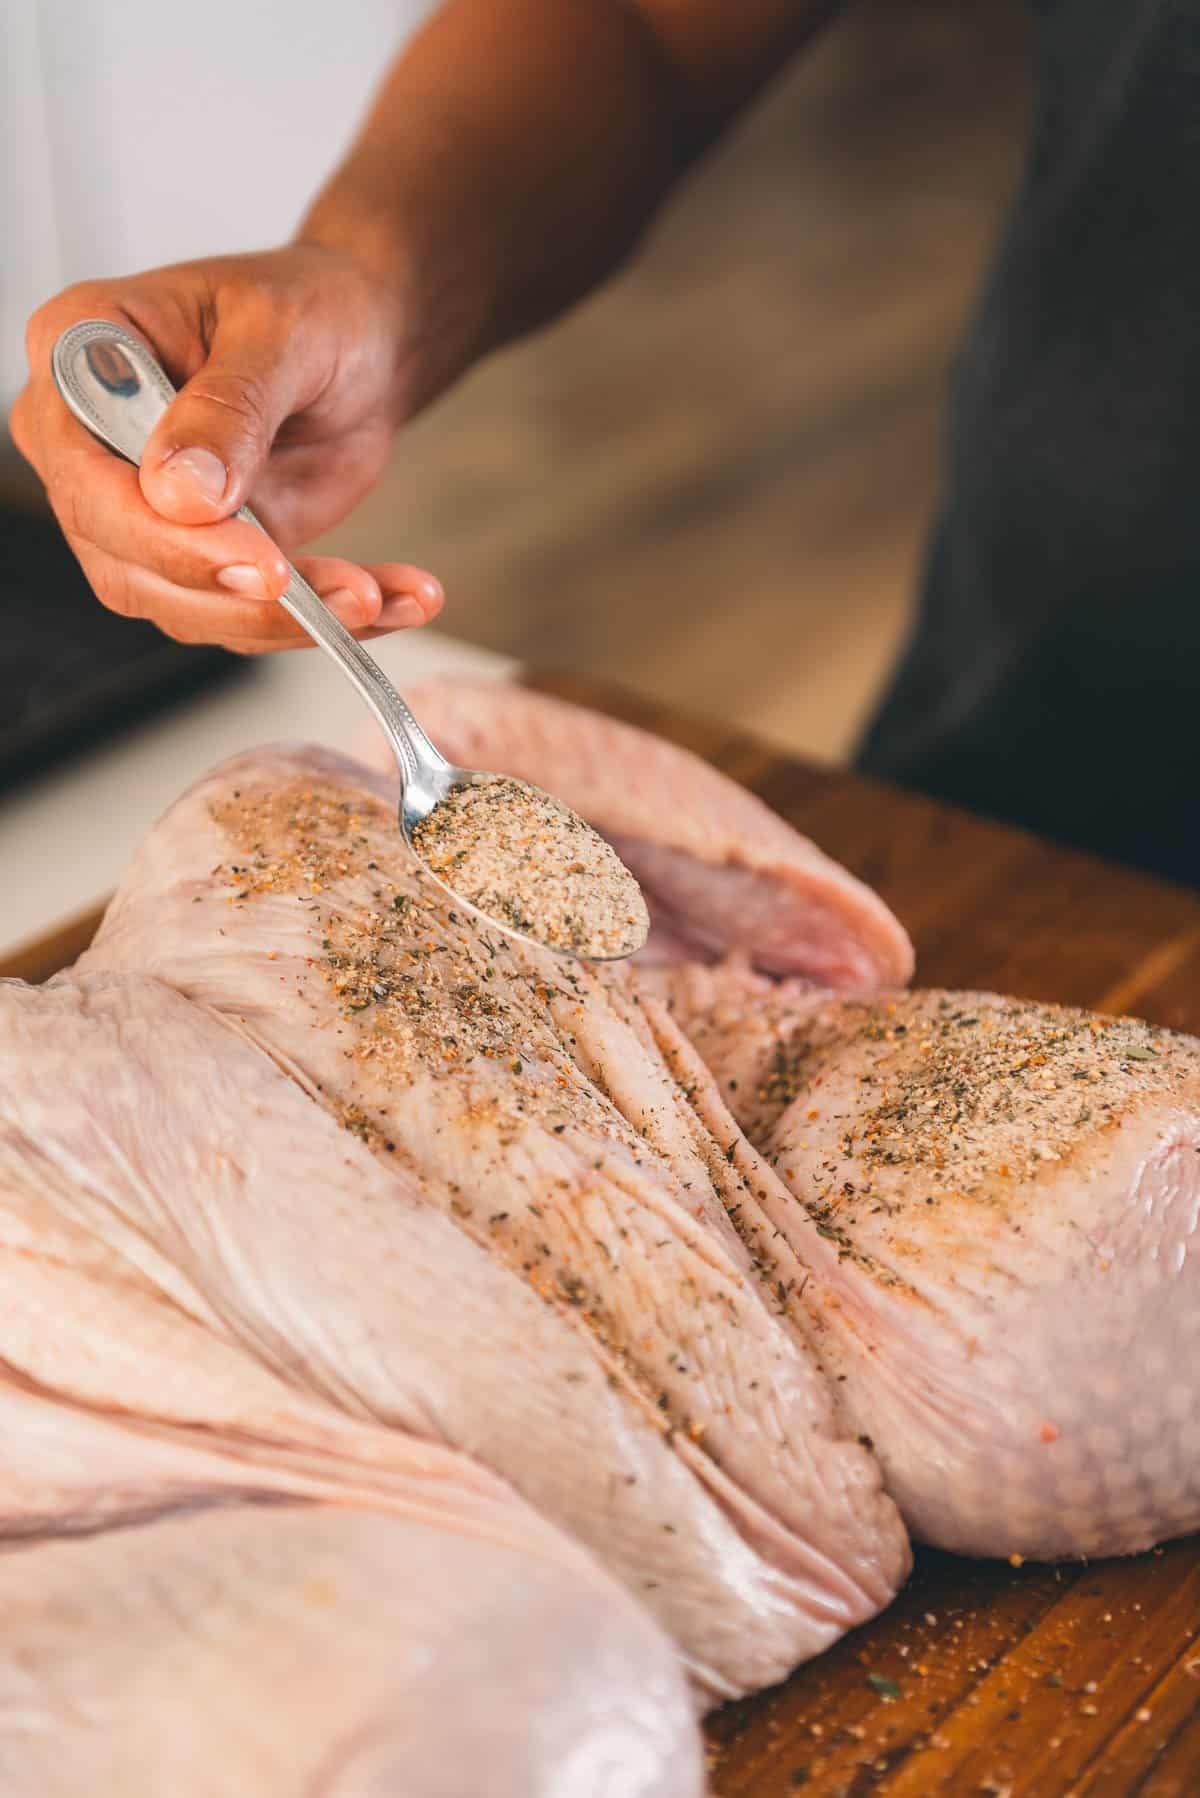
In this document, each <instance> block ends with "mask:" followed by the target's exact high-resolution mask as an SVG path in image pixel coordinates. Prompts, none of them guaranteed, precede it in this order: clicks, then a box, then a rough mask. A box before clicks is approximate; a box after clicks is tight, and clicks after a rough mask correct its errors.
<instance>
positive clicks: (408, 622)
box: [375, 594, 425, 630]
mask: <svg viewBox="0 0 1200 1798" xmlns="http://www.w3.org/2000/svg"><path fill="white" fill-rule="evenodd" d="M424 622H425V614H424V612H423V611H422V609H421V607H420V605H419V604H418V602H417V601H416V600H415V599H411V598H410V597H409V596H408V594H404V595H402V597H401V598H399V599H385V600H384V602H383V604H382V606H380V608H379V616H378V618H377V619H376V620H375V623H376V625H377V626H378V628H379V629H380V630H409V629H410V628H411V627H412V626H413V625H414V624H424Z"/></svg>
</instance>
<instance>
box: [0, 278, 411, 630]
mask: <svg viewBox="0 0 1200 1798" xmlns="http://www.w3.org/2000/svg"><path fill="white" fill-rule="evenodd" d="M400 310H401V308H400V305H399V303H398V301H397V299H396V297H395V295H394V294H393V292H392V290H391V288H390V287H389V286H388V285H387V284H385V283H384V282H383V281H380V280H378V279H376V278H375V277H374V276H373V275H372V274H370V273H369V272H368V271H367V270H366V269H365V268H363V267H361V266H360V265H359V264H358V263H357V262H355V261H354V260H353V259H352V258H351V257H350V256H348V255H345V254H343V253H341V252H339V251H337V250H333V249H327V248H324V247H322V246H320V245H315V244H296V245H293V246H291V247H289V248H286V249H282V250H276V251H272V252H270V253H267V254H263V255H256V256H230V257H222V258H217V259H214V260H211V261H204V262H190V263H181V264H179V265H178V266H176V267H174V268H166V269H157V270H154V271H152V272H151V273H148V274H143V275H137V276H134V277H133V278H131V279H129V280H123V281H98V282H87V283H84V284H82V285H80V286H78V287H71V288H68V289H67V290H66V291H65V292H64V293H61V294H59V295H58V297H57V298H55V299H53V300H51V301H49V303H48V304H47V305H45V306H43V307H41V308H40V310H39V311H38V312H36V313H35V314H34V316H33V318H32V319H31V321H30V324H29V333H28V346H29V365H30V370H31V373H30V378H29V382H28V385H27V386H26V388H25V390H24V392H23V393H22V394H21V396H20V398H19V399H18V401H17V403H16V406H15V408H14V410H13V414H12V420H11V427H12V434H13V438H14V440H15V442H16V444H17V447H18V448H19V449H20V450H21V452H22V453H23V454H24V455H25V456H26V457H27V458H28V460H29V461H30V462H31V463H32V464H33V466H34V468H35V469H36V470H37V472H38V473H39V474H40V476H41V478H42V480H43V481H44V482H45V485H46V491H47V494H48V496H49V499H50V504H51V505H52V506H53V508H54V511H55V514H56V516H57V518H58V521H59V523H60V525H61V526H62V529H63V531H64V533H65V535H66V538H67V541H68V542H69V543H70V545H71V548H72V549H73V550H74V552H75V554H76V555H77V556H78V558H79V561H80V563H81V564H82V567H83V570H84V573H85V574H86V575H87V577H88V579H89V581H90V582H91V584H92V586H93V587H94V588H95V590H96V593H97V594H98V595H99V597H100V599H101V600H102V601H103V602H104V604H105V605H106V606H108V607H110V609H111V610H113V611H114V612H121V613H124V614H125V615H126V616H129V617H135V618H150V619H152V620H153V621H154V623H155V624H157V625H158V626H159V627H160V628H161V629H162V630H164V631H165V632H166V633H167V634H168V636H171V637H175V638H177V639H178V640H179V641H180V642H185V643H219V644H222V645H224V647H225V648H227V649H232V650H238V651H241V652H243V653H247V654H253V653H258V652H261V651H265V650H273V649H288V648H294V647H297V646H299V645H302V644H307V643H308V641H309V639H308V638H307V637H306V636H305V635H304V634H303V632H301V630H300V629H299V626H298V625H296V624H294V623H293V622H292V620H291V619H290V618H289V617H288V615H287V613H286V612H285V611H284V610H283V608H282V607H281V606H279V605H278V604H277V603H276V601H277V599H278V597H279V595H280V593H282V591H283V589H284V587H285V586H286V584H287V571H286V566H285V562H284V558H283V556H282V555H281V554H280V553H279V549H278V548H277V547H276V542H277V543H278V544H279V545H280V546H282V547H283V548H284V549H286V550H289V552H290V548H291V546H292V545H295V544H300V543H304V542H307V541H309V540H310V539H311V538H313V537H315V536H317V535H318V534H319V533H320V532H321V531H324V530H327V529H328V528H329V527H330V526H331V525H333V524H336V523H337V522H338V520H339V519H341V518H344V517H345V516H346V514H347V513H348V512H349V511H350V509H351V508H352V507H353V506H354V505H355V504H356V502H357V501H358V500H359V499H361V498H362V496H363V495H364V494H365V493H366V492H368V490H369V489H370V488H371V487H372V486H373V485H374V484H375V482H376V481H377V480H378V478H379V475H380V474H381V472H382V470H383V468H384V465H385V462H386V460H387V456H388V452H389V449H390V446H391V440H392V435H393V432H394V430H395V428H396V425H397V423H398V422H399V415H400V409H399V406H398V402H397V395H398V393H399V391H400V379H399V372H398V371H399V360H400V350H399V337H400V330H399V319H400ZM84 318H106V319H111V320H112V321H113V322H114V323H116V324H119V325H123V326H124V327H125V328H126V329H127V330H130V331H133V332H134V333H135V334H137V335H139V336H141V337H142V338H143V339H144V340H145V341H146V342H147V343H148V344H149V345H150V347H151V349H152V350H153V351H154V353H155V355H156V356H157V357H158V358H159V360H160V361H161V362H162V364H163V366H164V368H165V369H166V370H167V372H168V374H169V375H170V376H171V378H172V380H173V381H174V382H175V383H176V385H177V386H180V387H181V392H180V394H179V397H178V399H177V400H176V401H175V403H174V404H173V405H172V406H171V407H170V409H169V410H168V411H167V413H166V414H165V415H164V417H163V418H162V419H161V420H160V422H159V424H158V425H157V426H156V428H155V431H154V434H153V436H152V437H151V439H150V442H149V444H148V445H147V449H146V454H145V458H144V460H143V462H142V465H141V468H140V469H136V468H133V467H131V466H130V465H129V464H128V463H125V462H122V461H121V460H120V459H119V458H118V457H116V456H114V455H113V454H112V452H111V451H109V450H107V449H105V448H104V447H103V445H101V444H99V443H97V442H96V440H95V439H94V438H93V437H92V436H91V435H90V433H89V432H88V431H86V430H85V429H84V427H83V426H82V425H81V424H79V423H78V422H77V420H76V419H75V418H73V417H72V415H71V413H70V412H69V411H68V409H67V407H66V406H65V404H64V403H63V400H62V398H61V396H60V395H59V393H58V390H57V388H56V387H55V385H54V381H53V378H52V376H51V373H50V351H51V347H52V345H53V343H54V341H55V339H56V338H57V337H58V336H59V334H60V333H61V332H62V331H64V330H66V328H67V327H68V326H69V325H72V324H75V323H76V322H78V321H79V320H80V319H84ZM247 500H249V501H250V503H251V504H252V505H253V508H254V511H255V512H256V514H257V515H258V517H259V518H261V519H262V521H263V523H264V525H265V526H266V527H267V529H268V530H269V531H270V533H271V538H274V539H275V542H272V541H271V538H268V537H265V536H264V535H263V533H262V532H261V531H258V530H256V529H255V528H254V526H253V525H251V524H247V523H246V522H245V521H244V520H241V519H235V518H233V517H231V514H232V513H233V512H235V511H236V510H237V508H238V507H239V506H240V505H242V504H243V502H245V501H247ZM294 560H295V562H296V566H297V567H298V568H299V569H300V571H301V573H303V574H304V575H305V576H306V578H307V579H308V580H309V581H310V582H311V583H312V585H313V586H314V587H315V588H316V590H317V592H318V593H320V594H321V596H322V598H323V599H325V600H326V601H327V603H328V604H329V605H330V608H331V610H333V611H334V612H335V613H336V614H337V616H338V617H339V618H340V619H341V620H342V622H343V624H345V625H346V626H347V627H348V628H349V629H350V630H352V631H354V633H355V634H356V635H357V636H363V637H371V636H376V635H378V634H380V633H381V632H384V631H389V630H396V629H401V628H403V627H404V626H407V625H415V624H424V623H425V622H427V620H428V619H430V618H432V617H434V616H435V614H436V613H437V612H438V611H439V610H440V608H441V604H442V589H441V587H440V586H439V584H438V582H437V581H436V580H434V579H433V577H432V576H431V575H428V574H425V573H423V572H422V571H421V570H420V569H417V568H411V567H409V566H408V565H407V564H405V563H402V562H384V563H379V564H376V565H373V566H371V567H369V568H360V567H358V566H357V565H356V564H355V563H353V562H346V561H342V560H341V559H339V558H337V557H333V556H305V557H295V558H294Z"/></svg>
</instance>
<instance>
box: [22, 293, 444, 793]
mask: <svg viewBox="0 0 1200 1798" xmlns="http://www.w3.org/2000/svg"><path fill="white" fill-rule="evenodd" d="M51 367H52V369H53V373H54V379H55V382H56V384H57V386H58V390H59V392H60V393H61V394H62V396H63V399H64V400H65V401H66V403H67V405H68V406H69V407H70V409H71V411H72V412H73V413H74V414H75V417H76V418H77V419H78V420H79V421H80V423H81V424H83V425H86V426H87V428H88V430H89V431H90V432H91V433H92V435H93V437H98V438H99V439H100V441H101V443H105V444H107V445H108V447H109V449H112V450H115V451H116V452H117V454H118V455H119V456H124V457H125V459H126V461H128V462H133V463H140V462H141V459H142V452H143V451H144V449H145V447H146V444H147V442H148V440H149V437H150V433H151V432H152V431H153V429H154V427H155V425H156V424H157V423H158V420H159V419H160V418H161V417H162V415H163V413H164V412H165V411H166V409H167V407H168V406H169V405H170V404H171V401H172V400H173V399H174V398H175V389H174V387H173V386H172V385H171V382H170V381H169V380H168V378H167V376H166V374H165V373H164V371H163V370H162V369H161V368H160V367H159V365H158V363H157V362H156V361H155V359H154V357H153V356H152V355H151V354H150V351H149V350H148V349H147V348H146V346H145V344H143V343H142V342H140V341H139V339H138V338H136V337H132V336H131V335H130V334H129V332H128V331H123V330H122V329H121V328H120V326H119V325H114V324H110V323H109V321H108V320H107V319H85V320H84V321H83V322H82V323H81V324H78V325H73V326H72V327H71V328H70V330H68V331H64V332H63V334H62V336H61V337H60V338H59V339H58V341H57V342H56V344H55V345H54V349H53V351H52V353H51ZM237 516H238V517H239V518H244V519H246V520H247V521H248V522H249V523H250V524H252V525H255V526H257V528H258V529H259V530H260V531H261V530H263V526H262V525H261V524H260V523H259V521H258V519H257V518H256V517H255V516H254V514H253V512H252V511H251V510H250V508H249V506H242V507H241V508H240V510H239V511H238V514H237ZM264 534H265V533H264ZM288 573H289V576H290V579H289V581H288V584H287V587H286V588H285V589H284V591H283V593H281V594H280V597H279V603H280V605H281V606H283V608H284V610H285V611H287V612H289V613H290V614H291V616H292V617H293V618H294V619H295V620H296V622H297V624H299V625H300V627H301V628H302V629H303V630H305V631H307V632H308V634H309V636H310V637H311V638H312V640H313V642H314V643H315V644H316V645H317V647H318V648H319V649H323V650H324V651H325V654H326V655H327V656H330V657H331V658H332V659H333V661H335V662H336V663H337V664H338V667H339V668H340V669H341V670H342V673H343V674H344V675H345V676H346V677H347V679H348V680H349V681H351V682H352V683H353V685H354V687H355V689H356V691H357V692H358V694H359V695H360V697H361V698H362V699H363V700H365V701H366V703H367V705H368V706H369V707H370V709H371V711H372V712H373V714H374V716H375V719H376V721H377V723H378V724H379V727H380V729H381V730H382V731H383V734H384V736H385V737H386V738H387V740H388V743H389V744H390V746H391V749H392V753H393V755H394V756H395V757H396V763H397V766H398V767H399V770H400V777H401V782H402V784H404V785H407V784H408V783H409V782H410V781H416V780H418V779H419V778H420V776H421V774H422V772H424V771H428V769H429V768H430V767H432V768H434V769H438V770H440V769H443V768H445V767H446V766H447V763H446V760H445V758H444V756H442V755H441V754H440V753H439V751H438V750H436V749H435V748H434V746H433V744H432V743H431V742H430V741H429V738H428V737H427V736H426V735H425V732H424V731H423V730H422V729H421V726H420V725H419V724H418V723H417V721H416V719H415V718H414V717H413V715H412V713H411V711H410V710H409V708H408V707H407V705H405V703H404V701H403V700H402V699H401V697H400V695H399V694H398V693H397V692H396V689H395V688H394V687H393V686H392V683H391V681H390V680H389V679H388V678H387V676H386V674H384V672H383V669H382V668H381V667H380V666H379V663H378V662H377V661H376V660H375V658H374V656H371V655H368V654H367V651H366V650H365V649H364V648H363V646H362V644H361V643H360V642H358V640H357V638H355V637H352V636H351V635H350V632H349V631H348V630H347V629H346V627H345V625H344V624H342V623H341V621H340V619H337V618H335V617H334V615H333V613H332V612H331V611H330V610H329V607H328V606H327V605H326V604H325V602H324V600H322V599H321V598H320V596H319V595H318V594H317V593H315V592H314V591H313V589H312V588H311V587H310V586H309V584H308V582H307V581H306V580H305V579H304V576H303V575H302V574H300V573H299V572H298V571H297V570H296V569H295V568H293V567H292V564H291V563H290V562H289V563H288Z"/></svg>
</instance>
